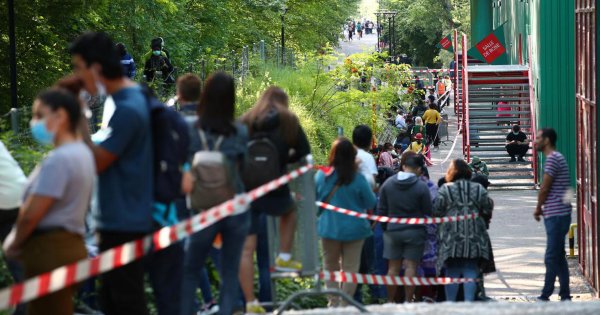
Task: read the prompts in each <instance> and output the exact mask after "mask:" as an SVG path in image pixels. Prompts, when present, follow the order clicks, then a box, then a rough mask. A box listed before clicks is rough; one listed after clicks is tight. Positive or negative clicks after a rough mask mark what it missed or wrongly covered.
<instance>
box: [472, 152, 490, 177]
mask: <svg viewBox="0 0 600 315" xmlns="http://www.w3.org/2000/svg"><path fill="white" fill-rule="evenodd" d="M469 168H471V172H473V176H475V175H485V176H490V171H488V168H487V164H485V162H484V161H482V160H481V159H480V158H479V157H478V156H474V157H473V158H472V159H471V163H470V164H469Z"/></svg>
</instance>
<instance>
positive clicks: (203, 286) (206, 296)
mask: <svg viewBox="0 0 600 315" xmlns="http://www.w3.org/2000/svg"><path fill="white" fill-rule="evenodd" d="M198 286H199V287H200V291H201V292H202V301H203V302H204V305H207V304H210V303H211V302H213V296H212V291H211V287H210V279H209V278H208V270H206V266H204V267H203V268H202V270H200V278H199V279H198ZM199 307H200V305H199V303H198V304H197V305H196V307H195V308H199Z"/></svg>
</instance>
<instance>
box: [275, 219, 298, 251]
mask: <svg viewBox="0 0 600 315" xmlns="http://www.w3.org/2000/svg"><path fill="white" fill-rule="evenodd" d="M297 219H298V218H297V215H296V210H295V209H294V210H292V211H289V212H288V213H286V214H284V215H283V216H281V218H280V219H279V237H280V244H279V253H280V254H284V253H287V254H291V253H292V245H293V243H294V233H296V224H297Z"/></svg>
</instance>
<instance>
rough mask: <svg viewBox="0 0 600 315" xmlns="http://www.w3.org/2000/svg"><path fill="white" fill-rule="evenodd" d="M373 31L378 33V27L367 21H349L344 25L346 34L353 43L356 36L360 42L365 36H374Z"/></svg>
mask: <svg viewBox="0 0 600 315" xmlns="http://www.w3.org/2000/svg"><path fill="white" fill-rule="evenodd" d="M373 29H375V32H377V29H376V25H375V23H373V22H372V21H369V20H367V19H363V20H358V21H354V20H352V21H349V22H348V23H347V24H346V25H344V34H345V37H346V39H347V40H348V41H352V39H353V38H354V35H356V36H357V38H358V39H359V40H360V39H362V37H363V35H370V34H373Z"/></svg>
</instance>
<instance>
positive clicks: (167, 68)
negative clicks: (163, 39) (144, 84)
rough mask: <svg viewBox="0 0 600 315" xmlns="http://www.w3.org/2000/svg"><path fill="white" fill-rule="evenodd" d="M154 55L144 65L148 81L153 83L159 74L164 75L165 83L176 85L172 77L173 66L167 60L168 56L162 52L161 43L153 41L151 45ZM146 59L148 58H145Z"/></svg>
mask: <svg viewBox="0 0 600 315" xmlns="http://www.w3.org/2000/svg"><path fill="white" fill-rule="evenodd" d="M151 48H152V55H151V56H150V58H148V59H147V61H146V62H145V64H144V76H145V77H146V81H148V82H153V81H154V79H155V76H156V75H157V74H160V75H162V78H163V81H164V83H175V79H173V76H172V75H171V74H172V73H173V70H174V68H173V66H172V65H171V62H170V61H169V58H167V55H166V54H165V53H164V52H163V51H162V50H161V44H160V42H159V41H156V40H152V43H151ZM144 57H146V56H144Z"/></svg>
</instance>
